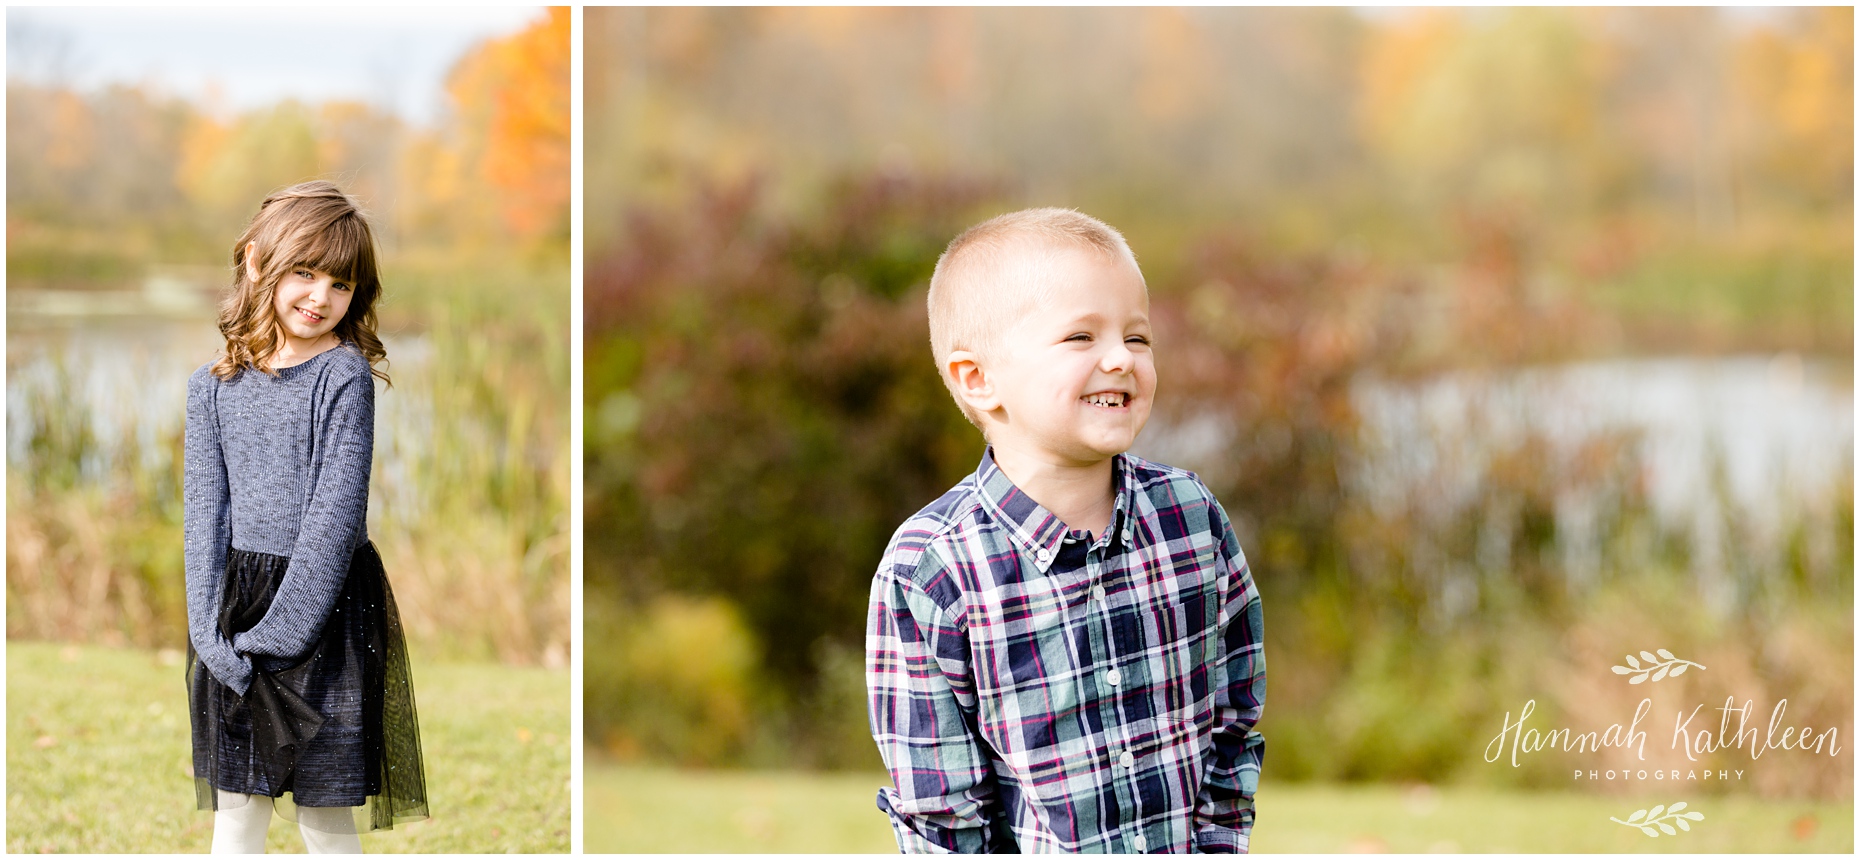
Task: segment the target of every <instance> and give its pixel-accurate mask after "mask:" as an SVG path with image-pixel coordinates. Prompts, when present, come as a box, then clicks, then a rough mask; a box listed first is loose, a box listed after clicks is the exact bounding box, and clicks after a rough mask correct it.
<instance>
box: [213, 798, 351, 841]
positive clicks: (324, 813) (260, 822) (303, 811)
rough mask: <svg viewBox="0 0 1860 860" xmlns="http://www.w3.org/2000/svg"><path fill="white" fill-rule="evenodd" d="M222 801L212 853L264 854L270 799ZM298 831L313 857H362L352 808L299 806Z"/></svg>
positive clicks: (215, 824)
mask: <svg viewBox="0 0 1860 860" xmlns="http://www.w3.org/2000/svg"><path fill="white" fill-rule="evenodd" d="M219 800H220V803H219V807H220V808H219V810H218V811H216V812H214V813H213V853H215V854H263V853H265V831H266V830H269V829H270V828H271V810H272V803H271V798H269V797H263V796H260V795H242V794H234V793H232V792H229V791H222V792H220V793H219ZM297 830H298V832H299V833H302V834H303V837H304V849H305V850H307V851H309V852H310V853H311V854H360V853H362V839H361V837H359V836H357V835H355V817H354V812H353V811H351V810H350V809H349V807H346V806H333V807H320V806H299V807H297Z"/></svg>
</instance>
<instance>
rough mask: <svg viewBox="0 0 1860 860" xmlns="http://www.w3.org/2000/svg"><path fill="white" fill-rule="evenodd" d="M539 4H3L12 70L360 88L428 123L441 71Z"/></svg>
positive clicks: (329, 94) (223, 91)
mask: <svg viewBox="0 0 1860 860" xmlns="http://www.w3.org/2000/svg"><path fill="white" fill-rule="evenodd" d="M543 14H544V12H543V9H542V7H539V6H461V7H449V8H448V7H432V6H423V7H383V6H377V7H366V6H364V7H323V8H310V7H300V8H242V7H216V8H200V7H196V8H178V7H177V8H148V7H132V8H124V7H115V8H69V7H61V8H17V7H15V8H9V9H8V10H7V12H6V47H7V52H6V56H7V61H6V63H7V67H6V71H7V78H8V79H9V80H17V79H24V80H30V81H33V82H36V83H61V84H66V85H71V86H75V87H77V88H78V89H83V90H92V89H100V88H103V87H105V86H108V85H110V84H114V83H125V84H141V85H145V86H150V87H153V88H155V89H156V90H158V91H160V92H164V93H169V94H172V95H175V96H180V97H183V98H186V99H188V100H189V101H194V102H197V103H199V104H202V105H204V106H205V107H207V108H208V109H209V110H215V111H224V112H229V113H230V112H233V111H239V110H245V109H249V108H255V107H260V106H263V105H268V104H272V103H275V102H278V101H282V100H284V99H286V98H296V99H299V100H301V101H305V102H312V103H314V102H322V101H329V100H332V99H343V100H358V101H365V102H368V103H370V104H373V105H375V106H377V107H379V108H382V109H384V110H388V111H391V112H394V113H397V114H399V115H400V116H401V117H403V118H404V119H406V120H408V121H410V122H414V123H420V124H430V123H432V122H434V121H436V120H437V119H438V118H439V117H440V112H441V111H442V110H443V108H444V105H445V98H444V94H445V79H446V73H447V72H448V71H450V70H451V68H452V65H453V63H455V62H457V61H458V59H459V58H460V57H461V56H462V55H463V54H464V53H465V51H466V49H467V48H469V47H471V46H472V45H474V44H476V43H477V42H479V41H481V40H483V39H486V38H491V37H496V36H504V35H508V34H510V33H514V32H516V31H518V30H520V29H522V28H523V27H525V26H526V25H528V24H529V23H531V22H532V21H535V20H536V19H538V18H540V17H541V16H542V15H543Z"/></svg>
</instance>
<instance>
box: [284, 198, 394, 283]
mask: <svg viewBox="0 0 1860 860" xmlns="http://www.w3.org/2000/svg"><path fill="white" fill-rule="evenodd" d="M291 239H292V240H293V241H292V242H291V243H290V247H289V248H287V249H286V251H287V253H286V254H281V255H279V256H278V258H277V259H279V261H280V262H283V261H288V265H291V266H306V267H309V268H312V269H315V270H317V271H319V272H323V273H324V274H327V275H329V276H330V277H332V278H335V279H336V280H339V281H344V282H347V283H349V284H351V285H353V286H355V287H357V288H373V287H375V286H377V285H378V283H379V275H378V274H377V273H376V270H375V244H374V237H373V235H372V234H371V233H370V232H369V230H368V223H367V222H366V221H363V220H362V219H361V217H360V216H358V215H356V214H355V213H353V212H344V213H341V214H340V215H337V216H336V218H335V219H334V220H333V221H331V222H330V223H329V224H328V225H327V226H324V225H312V224H305V225H304V227H303V229H301V230H299V231H298V234H297V235H296V236H292V237H291Z"/></svg>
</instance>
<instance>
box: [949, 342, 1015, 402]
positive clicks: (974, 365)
mask: <svg viewBox="0 0 1860 860" xmlns="http://www.w3.org/2000/svg"><path fill="white" fill-rule="evenodd" d="M980 359H981V356H978V355H976V354H975V353H973V352H970V351H968V350H966V349H956V350H951V351H950V353H949V358H948V359H946V360H945V363H944V365H943V369H944V370H945V371H946V372H947V373H949V375H950V378H952V379H954V380H956V393H957V395H958V396H960V397H961V398H962V400H963V402H964V403H967V404H969V408H971V409H973V410H975V412H976V414H980V415H985V414H987V413H989V412H993V411H995V410H996V409H999V408H1000V407H1001V398H1000V397H998V396H997V395H996V394H995V387H994V385H993V384H992V383H990V382H989V381H988V373H987V371H984V370H983V369H982V365H981V362H980Z"/></svg>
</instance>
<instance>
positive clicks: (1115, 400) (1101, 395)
mask: <svg viewBox="0 0 1860 860" xmlns="http://www.w3.org/2000/svg"><path fill="white" fill-rule="evenodd" d="M1079 399H1080V400H1083V401H1085V402H1086V403H1089V404H1091V405H1093V406H1097V407H1101V408H1105V409H1116V408H1120V407H1123V406H1127V405H1129V403H1130V395H1129V394H1127V393H1125V392H1122V391H1100V392H1097V393H1096V394H1087V395H1085V396H1084V397H1081V398H1079Z"/></svg>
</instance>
